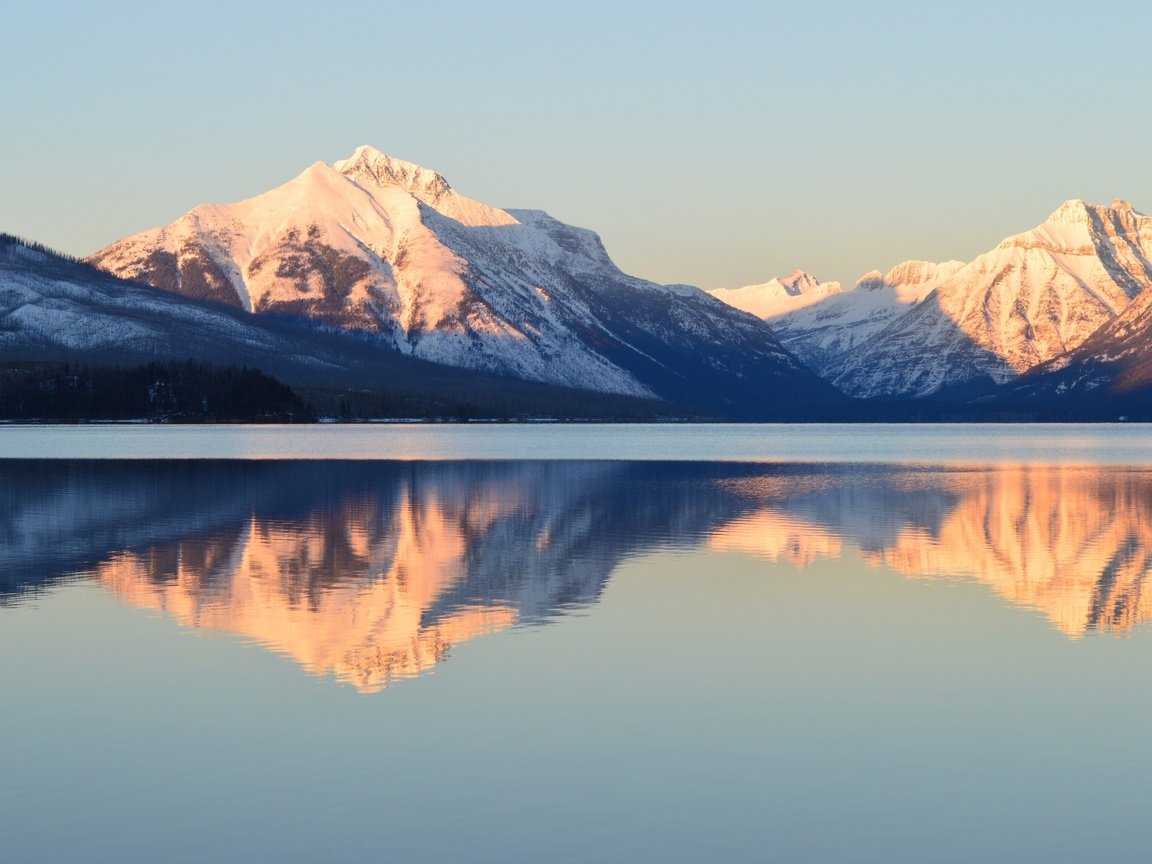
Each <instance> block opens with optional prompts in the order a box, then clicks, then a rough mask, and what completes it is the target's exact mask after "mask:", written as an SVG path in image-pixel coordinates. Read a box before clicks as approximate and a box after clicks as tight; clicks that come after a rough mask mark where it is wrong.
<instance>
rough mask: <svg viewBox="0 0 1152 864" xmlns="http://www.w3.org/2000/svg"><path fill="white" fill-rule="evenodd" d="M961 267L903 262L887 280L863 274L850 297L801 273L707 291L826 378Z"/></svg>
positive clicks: (832, 284) (885, 276) (878, 274)
mask: <svg viewBox="0 0 1152 864" xmlns="http://www.w3.org/2000/svg"><path fill="white" fill-rule="evenodd" d="M963 266H964V265H963V263H962V262H960V261H948V262H946V263H944V264H932V263H929V262H927V261H906V262H904V263H903V264H900V265H899V266H897V267H894V268H893V269H892V270H890V271H889V272H888V273H887V274H884V273H881V272H880V271H879V270H873V271H871V272H870V273H866V274H864V275H863V276H862V277H860V279H859V280H858V281H857V282H856V285H855V286H854V287H853V288H852V290H850V291H844V290H842V288H841V285H840V283H839V282H823V283H820V282H817V280H816V279H815V277H813V276H810V275H809V274H807V273H804V272H803V271H801V270H798V271H795V272H794V273H793V274H792V275H791V276H789V277H788V278H787V279H786V280H782V281H781V280H777V279H773V280H772V281H771V282H768V283H766V284H765V285H751V286H748V287H746V288H737V289H724V288H720V289H717V290H715V291H711V292H710V293H711V294H712V296H714V297H716V298H717V299H718V300H723V301H724V302H725V303H729V304H731V305H733V306H735V307H737V308H738V309H743V310H744V311H746V312H750V313H752V314H753V315H756V316H757V317H758V318H762V319H763V320H764V321H766V322H767V323H768V324H769V325H771V327H772V330H773V331H774V332H775V333H776V336H777V337H778V338H779V339H780V341H781V343H782V344H783V345H784V346H785V347H786V348H788V350H790V351H792V352H793V353H794V354H796V355H797V356H798V357H799V358H800V359H801V360H803V361H804V362H805V363H807V364H808V366H809V367H811V368H812V369H814V370H815V371H816V372H818V373H820V374H821V375H823V376H825V377H831V374H830V372H829V369H830V368H831V367H832V366H833V365H834V364H835V363H836V362H837V361H839V360H840V358H841V357H843V356H845V355H846V354H847V353H848V352H850V351H852V350H853V349H855V348H856V346H858V345H860V344H861V343H863V342H865V341H866V340H868V339H870V338H871V337H873V336H875V335H876V334H877V333H879V332H880V331H882V330H883V329H884V328H885V327H886V326H888V324H890V323H891V322H892V321H893V320H894V319H896V318H897V317H899V316H900V315H901V314H902V313H904V312H906V311H907V310H908V308H909V307H911V306H913V305H915V304H916V303H919V302H920V301H921V300H923V299H924V297H925V296H926V295H927V294H929V293H931V291H932V289H933V288H935V287H936V286H937V285H938V284H940V282H942V281H943V280H944V279H946V278H948V277H949V276H951V275H953V274H954V273H955V272H956V271H958V270H959V269H960V268H961V267H963Z"/></svg>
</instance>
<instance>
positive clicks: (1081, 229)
mask: <svg viewBox="0 0 1152 864" xmlns="http://www.w3.org/2000/svg"><path fill="white" fill-rule="evenodd" d="M1150 258H1152V219H1150V218H1149V217H1147V216H1143V215H1141V214H1138V213H1136V212H1135V211H1134V210H1133V209H1132V208H1131V206H1130V205H1128V204H1125V203H1122V202H1116V203H1115V204H1114V205H1113V206H1112V207H1101V206H1093V205H1088V204H1085V203H1084V202H1082V201H1069V202H1067V203H1065V204H1064V205H1063V206H1061V207H1060V209H1058V210H1057V211H1056V212H1055V213H1053V214H1052V216H1051V217H1049V219H1048V220H1047V221H1045V222H1044V223H1043V224H1042V225H1040V226H1039V227H1038V228H1035V229H1033V230H1031V231H1027V232H1025V233H1023V234H1018V235H1015V236H1013V237H1009V238H1008V239H1006V240H1004V241H1003V242H1002V243H1001V244H1000V245H999V246H998V247H997V248H996V249H994V250H993V251H991V252H988V253H986V254H984V255H981V256H980V257H978V258H976V259H975V260H974V261H972V262H971V263H970V264H968V265H967V266H965V267H963V268H962V269H960V270H959V271H958V272H956V273H955V274H954V275H952V276H951V277H949V278H947V279H945V280H944V281H943V282H941V283H940V284H939V285H938V286H937V287H936V289H935V290H934V291H933V292H932V293H931V294H929V295H928V296H927V297H926V298H925V299H924V300H923V301H922V302H921V303H919V304H917V305H916V306H915V307H913V308H912V309H911V310H909V311H908V312H906V313H904V314H903V315H902V316H900V317H899V318H897V319H896V320H894V321H893V322H892V323H891V324H890V325H889V326H888V327H886V328H885V329H884V330H883V331H882V332H880V333H878V334H876V335H875V336H874V337H872V338H871V339H869V340H868V341H866V342H865V343H863V344H862V345H860V346H859V347H858V349H857V350H855V351H853V352H850V353H846V354H842V355H841V356H840V358H839V360H837V361H836V362H834V363H832V364H830V365H829V367H828V369H827V371H828V373H829V375H830V376H831V378H832V380H833V381H835V382H836V384H837V385H838V386H840V387H841V388H843V389H844V390H845V391H846V392H849V393H852V394H854V395H859V396H927V395H930V394H932V393H935V392H937V391H939V390H941V389H943V388H947V387H954V386H957V385H962V384H966V383H971V382H974V381H979V380H982V379H983V380H990V381H992V382H996V383H1002V382H1005V381H1008V380H1010V379H1012V378H1014V377H1016V376H1017V375H1019V374H1020V373H1022V372H1024V371H1026V370H1027V369H1029V368H1031V367H1033V366H1035V365H1037V364H1039V363H1043V362H1045V361H1046V360H1050V359H1051V358H1053V357H1055V356H1057V355H1059V354H1062V353H1064V352H1065V351H1067V350H1069V349H1071V348H1074V347H1076V346H1077V345H1079V344H1080V343H1081V342H1083V341H1084V340H1085V339H1086V338H1087V337H1088V336H1089V335H1090V334H1091V333H1092V332H1093V331H1094V330H1096V329H1097V328H1098V327H1100V326H1101V325H1103V324H1104V323H1106V322H1107V321H1109V320H1111V319H1112V318H1114V317H1115V316H1116V315H1118V314H1119V313H1120V312H1122V311H1123V310H1124V309H1125V308H1126V307H1127V306H1128V304H1129V302H1130V301H1131V300H1132V298H1133V297H1135V296H1137V295H1138V294H1140V293H1141V292H1143V291H1144V289H1145V288H1146V287H1147V286H1148V285H1149V284H1150V283H1152V263H1150Z"/></svg>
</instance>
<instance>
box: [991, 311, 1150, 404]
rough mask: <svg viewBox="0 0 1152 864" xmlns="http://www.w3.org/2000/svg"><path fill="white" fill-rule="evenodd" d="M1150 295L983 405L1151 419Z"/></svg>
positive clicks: (1005, 387) (1018, 379)
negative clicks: (1052, 408) (1053, 409)
mask: <svg viewBox="0 0 1152 864" xmlns="http://www.w3.org/2000/svg"><path fill="white" fill-rule="evenodd" d="M1150 397H1152V291H1145V292H1143V293H1141V294H1140V295H1139V296H1138V297H1137V298H1136V299H1135V300H1133V301H1132V302H1131V303H1130V304H1129V305H1128V308H1127V309H1125V310H1124V311H1123V312H1122V313H1121V314H1120V315H1119V316H1117V317H1116V318H1114V319H1113V320H1111V321H1109V322H1107V323H1106V324H1104V325H1103V326H1102V327H1100V329H1098V330H1096V331H1095V332H1094V333H1093V334H1092V335H1091V336H1089V337H1088V338H1087V339H1086V340H1084V342H1083V343H1082V344H1080V345H1079V346H1078V347H1076V348H1074V349H1073V350H1071V351H1068V352H1066V353H1064V354H1061V355H1060V356H1058V357H1055V358H1053V359H1052V360H1049V361H1047V362H1046V363H1041V364H1040V365H1038V366H1036V367H1035V368H1033V369H1030V370H1029V371H1028V372H1027V373H1026V374H1024V375H1021V376H1020V377H1019V378H1017V379H1016V380H1014V381H1012V382H1010V383H1009V384H1006V385H1004V386H1003V387H1001V388H998V390H997V391H996V392H994V393H992V394H990V395H988V396H987V397H984V398H982V399H980V400H979V401H980V402H981V403H983V404H989V405H993V406H1001V405H1003V406H1015V407H1019V408H1021V409H1025V410H1027V409H1029V408H1032V407H1033V406H1037V405H1040V406H1053V407H1057V408H1061V407H1062V408H1064V409H1065V410H1067V411H1071V412H1074V413H1076V414H1077V415H1084V416H1090V417H1100V418H1103V419H1114V418H1115V417H1116V416H1118V415H1125V416H1127V417H1128V418H1129V419H1143V420H1147V419H1152V398H1150Z"/></svg>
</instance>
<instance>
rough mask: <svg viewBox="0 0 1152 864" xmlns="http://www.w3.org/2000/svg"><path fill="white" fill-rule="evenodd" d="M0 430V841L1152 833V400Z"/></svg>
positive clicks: (590, 845) (940, 840)
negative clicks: (767, 422) (806, 414)
mask: <svg viewBox="0 0 1152 864" xmlns="http://www.w3.org/2000/svg"><path fill="white" fill-rule="evenodd" d="M118 436H121V437H118ZM638 436H642V437H640V439H639V440H637V437H638ZM645 442H646V443H645ZM548 447H551V448H553V450H554V451H556V452H553V453H552V457H553V458H549V459H542V458H536V457H539V456H540V455H541V453H542V452H543V451H544V450H546V449H548ZM181 448H183V451H182V454H183V456H184V457H187V458H183V459H181V458H176V457H178V456H179V455H181ZM292 448H299V449H292ZM612 450H615V451H616V452H617V455H622V456H627V457H629V458H615V459H607V458H600V457H602V456H604V455H605V454H607V453H608V452H609V451H612ZM289 451H291V452H289ZM517 451H519V452H517ZM0 453H2V454H3V455H4V456H6V457H8V458H5V459H0V490H2V491H0V495H2V496H3V497H2V498H0V501H2V506H0V644H2V645H3V655H2V659H0V693H3V713H2V715H0V716H2V717H3V720H2V721H0V730H2V731H3V735H2V736H0V769H2V770H3V776H4V788H5V792H6V794H5V796H4V804H3V807H0V838H2V839H0V848H2V850H3V855H2V858H3V860H5V861H15V862H77V861H84V862H88V861H99V862H102V861H109V862H155V861H165V862H206V861H212V862H216V861H237V862H315V861H332V862H341V861H389V862H391V861H397V862H408V861H421V862H448V861H453V862H459V861H468V862H540V861H565V862H632V861H659V862H698V861H701V860H719V861H726V862H727V861H735V862H763V861H786V862H792V861H795V862H810V861H821V862H824V861H831V862H839V861H843V862H857V861H865V862H893V861H908V862H921V861H933V862H936V861H946V862H952V861H955V862H970V861H1014V862H1015V861H1035V862H1053V861H1085V860H1095V859H1097V858H1099V857H1100V856H1101V854H1102V851H1103V850H1107V855H1108V857H1109V858H1114V859H1117V860H1122V861H1123V860H1140V859H1141V858H1142V856H1143V846H1144V845H1145V844H1144V842H1143V841H1142V840H1141V835H1140V832H1139V830H1138V829H1137V827H1136V826H1139V825H1140V824H1143V821H1142V820H1143V818H1144V816H1145V811H1146V809H1147V807H1146V803H1147V801H1148V800H1150V799H1152V753H1150V752H1149V751H1150V750H1152V739H1150V738H1149V736H1147V735H1146V734H1144V731H1143V730H1144V729H1145V728H1146V727H1147V726H1148V725H1149V724H1150V723H1152V688H1149V687H1146V686H1144V685H1143V684H1142V681H1143V680H1144V678H1145V670H1146V669H1148V668H1149V666H1150V665H1152V629H1150V628H1149V627H1148V626H1147V621H1148V620H1149V618H1150V617H1152V591H1150V593H1149V595H1147V596H1145V595H1144V593H1143V588H1144V586H1145V582H1146V579H1147V578H1148V574H1149V572H1150V571H1152V442H1150V441H1149V430H1148V428H1146V427H1134V426H1091V427H838V428H828V427H802V428H798V427H750V426H742V427H577V428H572V427H490V426H485V427H476V428H472V427H468V428H459V427H456V428H451V427H386V428H385V427H353V428H351V429H348V428H332V429H327V428H322V429H316V430H312V429H309V430H306V431H303V432H301V431H298V430H284V429H236V430H220V429H155V428H136V427H129V428H125V427H96V428H79V429H76V428H70V429H62V428H52V429H29V428H20V427H7V428H2V429H0ZM813 453H818V454H822V455H820V456H819V457H818V458H816V457H813V456H812V455H807V456H806V455H804V454H813ZM494 454H495V455H494ZM832 454H835V455H832ZM129 455H130V456H133V457H149V458H147V459H143V458H134V459H131V460H128V459H124V458H114V457H124V456H129ZM225 455H227V456H245V457H248V458H245V459H221V458H207V457H209V456H216V457H220V456H225ZM332 455H339V456H341V457H343V458H341V459H326V460H323V461H321V460H318V459H317V458H316V457H320V456H332ZM18 456H19V457H27V456H40V457H47V456H51V457H54V458H14V457H18ZM514 456H519V458H513V457H514ZM981 456H982V458H981ZM71 457H85V458H71ZM92 457H98V458H92ZM161 457H163V458H161ZM193 457H195V458H193ZM288 457H293V458H288ZM302 457H304V458H302ZM307 457H311V458H307ZM445 457H450V458H445Z"/></svg>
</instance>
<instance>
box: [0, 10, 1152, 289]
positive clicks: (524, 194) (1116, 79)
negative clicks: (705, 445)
mask: <svg viewBox="0 0 1152 864" xmlns="http://www.w3.org/2000/svg"><path fill="white" fill-rule="evenodd" d="M5 5H6V6H7V5H11V8H6V9H5V10H4V11H5V14H4V27H5V31H6V34H7V36H8V38H7V39H6V40H5V42H6V44H5V49H4V51H3V52H0V73H3V79H4V81H5V82H6V86H5V87H4V88H3V90H4V92H3V95H0V111H2V113H0V116H2V117H3V118H4V134H3V135H0V141H2V142H3V144H2V147H3V151H2V152H3V161H2V164H0V231H8V232H11V233H15V234H19V235H22V236H25V237H29V238H32V239H34V240H39V241H41V242H44V243H47V244H48V245H50V246H53V247H56V248H58V249H61V250H63V251H66V252H70V253H73V254H78V255H86V254H89V253H91V252H94V251H96V250H97V249H99V248H101V247H102V246H104V245H106V244H107V243H110V242H112V241H114V240H117V239H119V238H120V237H123V236H126V235H128V234H131V233H134V232H136V231H141V230H144V229H147V228H151V227H155V226H157V225H162V224H165V223H167V222H170V221H172V220H173V219H176V218H178V217H179V216H180V215H182V214H183V213H185V212H187V211H188V210H189V209H191V208H192V207H194V206H195V205H196V204H199V203H202V202H206V201H208V202H217V203H223V202H230V201H236V200H239V199H242V198H246V197H250V196H252V195H256V194H259V193H260V192H263V191H266V190H267V189H270V188H272V187H274V186H277V185H279V184H281V183H283V182H286V181H287V180H289V179H291V178H292V177H293V176H295V175H296V174H298V173H300V172H301V171H302V170H304V169H305V168H307V167H308V165H310V164H311V163H312V162H315V161H317V160H322V161H325V162H332V161H334V160H336V159H340V158H343V157H345V156H347V155H349V154H350V153H351V152H352V150H353V149H354V148H355V147H356V146H357V145H359V144H372V145H373V146H375V147H377V148H379V149H380V150H383V151H384V152H387V153H390V154H392V155H395V156H399V157H401V158H404V159H409V160H411V161H414V162H418V163H420V164H422V165H426V166H428V167H430V168H434V169H436V170H438V171H440V172H441V173H442V174H444V175H445V176H446V177H447V178H448V180H449V182H451V183H452V184H453V186H455V187H456V188H457V189H458V190H459V191H460V192H461V193H463V194H465V195H469V196H471V197H473V198H478V199H480V200H482V201H484V202H486V203H488V204H492V205H494V206H498V207H526V208H538V209H543V210H547V211H548V212H550V213H552V214H553V215H554V216H556V217H557V218H560V219H563V220H564V221H566V222H570V223H573V224H576V225H581V226H584V227H587V228H592V229H593V230H595V231H597V232H598V233H600V235H601V236H602V237H603V239H604V242H605V245H606V246H607V248H608V251H609V253H610V254H611V255H612V256H613V258H614V259H615V260H616V262H617V263H618V264H619V265H620V266H621V267H622V268H623V269H624V270H625V271H627V272H630V273H633V274H635V275H638V276H643V277H646V278H649V279H654V280H657V281H661V282H688V283H692V284H696V285H700V286H702V287H705V288H717V287H725V286H727V287H734V286H738V285H744V284H749V283H752V282H763V281H766V280H768V279H769V278H771V277H772V276H775V275H784V274H786V273H788V272H790V271H791V270H792V269H794V268H803V269H806V270H808V271H810V272H812V273H814V274H815V275H816V276H817V277H819V278H821V279H840V280H842V281H846V282H851V281H853V280H854V279H855V278H856V277H858V276H859V275H861V274H862V273H863V272H865V271H867V270H870V269H873V268H878V269H881V270H887V269H888V268H890V267H892V266H893V265H895V264H897V263H899V262H900V261H902V260H905V259H909V258H925V259H928V260H945V259H949V258H959V259H965V260H966V259H970V258H972V257H974V256H975V255H977V254H979V253H980V252H983V251H985V250H987V249H989V248H991V247H992V246H994V245H995V244H996V242H998V241H999V240H1000V239H1001V238H1002V237H1004V236H1006V235H1008V234H1012V233H1016V232H1018V231H1023V230H1026V229H1028V228H1030V227H1032V226H1034V225H1035V224H1037V223H1039V222H1040V221H1042V220H1043V219H1044V218H1045V217H1046V216H1047V215H1048V214H1049V213H1050V212H1051V211H1053V210H1055V209H1056V208H1057V207H1058V206H1059V204H1060V203H1061V202H1062V201H1064V200H1065V199H1068V198H1084V199H1086V200H1089V201H1093V202H1097V203H1108V202H1110V201H1111V200H1112V199H1114V198H1124V199H1127V200H1129V201H1131V202H1132V203H1133V205H1134V206H1135V207H1136V209H1137V210H1141V211H1143V212H1152V171H1150V170H1149V165H1148V163H1149V153H1150V152H1152V147H1150V146H1149V145H1150V143H1152V112H1149V110H1148V95H1147V94H1148V92H1149V90H1150V85H1152V66H1150V64H1149V54H1150V52H1149V48H1148V40H1149V32H1150V30H1152V28H1150V26H1149V25H1152V5H1149V4H1146V3H1113V4H1110V5H1108V6H1107V7H1103V6H1101V7H1099V8H1096V9H1094V8H1092V7H1091V6H1089V5H1087V4H1083V3H1069V2H1047V3H1021V2H1006V3H981V2H977V3H967V4H959V3H947V4H943V3H888V4H883V3H869V4H849V3H842V2H806V3H792V4H775V3H733V2H724V0H716V2H710V3H687V2H671V0H670V2H667V3H664V4H662V5H661V6H659V7H656V6H653V5H651V4H639V3H623V2H620V3H599V2H583V3H565V4H546V3H519V2H518V3H507V2H491V3H454V2H441V3H432V2H425V3H380V2H375V3H369V2H359V0H346V2H341V3H335V4H307V3H298V2H287V0H285V2H280V3H256V2H248V3H244V2H236V3H229V4H225V3H214V2H201V3H192V2H183V3H169V2H160V0H158V2H149V3H142V2H100V3H91V2H90V3H81V2H52V0H46V2H42V3H37V4H31V3H19V4H16V3H13V4H5Z"/></svg>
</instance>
